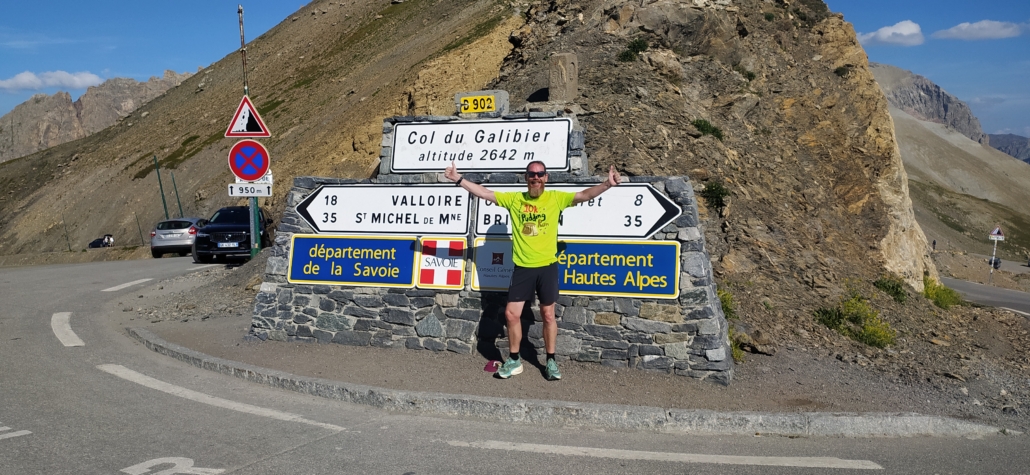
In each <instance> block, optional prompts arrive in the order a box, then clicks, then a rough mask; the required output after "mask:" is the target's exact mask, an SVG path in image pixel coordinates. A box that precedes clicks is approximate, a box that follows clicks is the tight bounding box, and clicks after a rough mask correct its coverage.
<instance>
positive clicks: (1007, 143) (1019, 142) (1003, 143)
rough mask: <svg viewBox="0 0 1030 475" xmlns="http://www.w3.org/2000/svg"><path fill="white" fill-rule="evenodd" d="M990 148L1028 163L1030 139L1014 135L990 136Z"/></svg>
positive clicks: (1029, 161)
mask: <svg viewBox="0 0 1030 475" xmlns="http://www.w3.org/2000/svg"><path fill="white" fill-rule="evenodd" d="M989 136H990V137H991V142H990V144H991V147H994V148H996V149H998V150H1000V151H1002V152H1005V153H1007V154H1009V155H1011V156H1013V157H1015V158H1018V159H1020V160H1022V161H1024V162H1027V163H1030V138H1026V137H1023V136H1022V135H1015V134H990V135H989Z"/></svg>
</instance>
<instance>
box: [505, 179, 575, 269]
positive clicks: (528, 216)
mask: <svg viewBox="0 0 1030 475" xmlns="http://www.w3.org/2000/svg"><path fill="white" fill-rule="evenodd" d="M494 197H496V198H497V204H498V205H500V206H501V207H502V208H505V209H507V210H508V213H509V214H510V215H511V230H512V233H511V237H512V261H514V262H515V264H516V265H518V266H519V267H545V266H549V265H551V264H552V263H554V262H557V261H558V257H557V254H558V216H559V215H560V214H561V212H562V210H563V209H565V208H568V207H569V206H572V200H573V199H574V198H575V197H576V194H575V193H570V192H567V191H554V190H545V191H544V193H543V194H542V195H540V196H538V197H537V198H530V196H529V193H528V192H525V191H516V192H501V191H497V192H494Z"/></svg>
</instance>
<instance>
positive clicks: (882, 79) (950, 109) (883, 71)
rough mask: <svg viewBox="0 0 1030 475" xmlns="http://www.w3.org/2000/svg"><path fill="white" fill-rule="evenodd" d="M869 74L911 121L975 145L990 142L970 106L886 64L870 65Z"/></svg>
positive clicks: (918, 78)
mask: <svg viewBox="0 0 1030 475" xmlns="http://www.w3.org/2000/svg"><path fill="white" fill-rule="evenodd" d="M870 70H871V71H872V72H873V75H874V76H875V77H876V82H877V83H878V84H879V85H880V88H881V89H882V90H883V93H884V94H885V95H886V96H887V100H888V101H890V103H891V104H892V105H893V106H894V107H897V108H898V109H901V110H903V111H905V112H906V113H908V114H909V115H911V116H912V117H915V118H918V119H921V120H928V121H930V122H937V123H939V124H944V125H947V126H948V127H950V128H952V129H954V130H957V131H959V132H960V133H962V134H963V135H965V136H966V137H969V138H970V139H972V140H974V141H976V142H977V143H980V144H984V145H988V144H989V141H990V138H989V137H988V135H987V134H985V133H984V131H983V129H982V128H981V127H980V120H979V119H977V118H976V116H975V115H973V111H972V110H970V109H969V106H968V105H967V104H966V103H965V102H963V101H961V100H960V99H959V98H957V97H955V96H953V95H951V94H949V93H948V92H947V91H945V90H944V88H942V87H940V86H938V85H937V84H935V83H934V82H933V81H931V80H929V79H927V78H925V77H923V76H920V75H918V74H915V73H913V72H911V71H906V70H904V69H901V68H899V67H897V66H891V65H889V64H881V63H870Z"/></svg>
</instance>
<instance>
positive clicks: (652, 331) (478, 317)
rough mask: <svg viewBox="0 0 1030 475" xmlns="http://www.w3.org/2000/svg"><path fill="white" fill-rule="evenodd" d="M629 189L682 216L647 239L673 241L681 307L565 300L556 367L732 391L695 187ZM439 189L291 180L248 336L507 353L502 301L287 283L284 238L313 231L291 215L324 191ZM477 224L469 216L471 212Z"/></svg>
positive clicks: (537, 340)
mask: <svg viewBox="0 0 1030 475" xmlns="http://www.w3.org/2000/svg"><path fill="white" fill-rule="evenodd" d="M464 176H465V177H466V179H470V180H474V181H476V182H478V183H483V184H484V185H487V186H489V185H490V184H499V183H520V182H524V178H523V176H522V175H521V174H514V173H490V174H486V173H465V174H464ZM602 179H603V177H583V176H576V175H574V174H572V173H567V172H552V173H551V176H550V182H551V183H584V184H595V183H599V182H600V181H601V180H602ZM629 181H630V182H635V183H640V182H646V183H651V184H652V186H654V187H655V188H656V189H658V190H659V191H660V192H662V193H664V194H665V195H666V196H668V197H669V198H671V199H672V200H673V201H674V202H676V203H677V204H678V205H679V206H680V207H681V208H682V209H683V214H682V215H681V216H680V217H679V218H677V219H676V220H675V222H674V223H672V224H669V225H668V226H666V227H665V228H664V229H662V230H661V231H659V232H658V233H657V234H656V235H655V236H654V237H653V239H657V240H677V241H679V242H680V245H681V254H680V260H681V262H680V272H681V275H680V293H679V297H678V298H677V299H646V298H644V299H637V298H626V297H600V296H579V295H562V296H561V297H560V298H559V300H558V304H557V306H556V314H557V320H558V328H559V330H558V349H557V354H558V358H559V360H574V361H582V362H594V363H600V364H601V365H605V366H610V367H615V368H627V367H629V368H639V369H643V370H651V371H659V372H666V373H670V372H671V373H675V374H677V375H684V376H690V377H693V378H700V379H709V380H712V381H716V382H719V383H722V384H728V383H729V382H730V381H731V380H732V377H733V368H734V366H733V360H732V358H731V356H730V349H729V340H728V336H727V331H728V325H727V323H726V319H725V316H724V315H723V313H722V309H721V305H720V304H719V299H718V297H717V295H716V292H715V283H714V281H713V279H712V269H711V265H710V262H709V256H708V253H707V252H706V251H705V244H704V238H703V237H702V233H701V232H700V230H699V229H698V219H697V206H696V202H695V195H694V191H693V188H692V186H691V184H690V182H689V180H688V179H686V178H685V177H631V178H630V179H629ZM441 182H447V181H446V179H445V178H443V174H442V173H440V174H436V173H429V174H417V175H392V176H381V177H379V178H377V179H373V180H361V181H358V180H348V179H334V178H316V177H298V178H296V179H295V180H294V186H293V188H292V190H291V191H290V195H289V197H288V200H289V201H288V203H287V210H286V212H285V213H284V216H283V218H282V220H281V222H280V225H279V228H278V229H277V232H276V237H275V245H274V246H273V247H272V249H271V253H272V254H271V256H270V257H269V259H268V264H267V268H266V274H265V279H264V283H263V284H262V286H261V290H260V292H259V293H258V294H257V296H256V299H255V305H254V316H253V320H252V323H251V329H250V336H251V337H252V338H257V339H261V340H269V339H270V340H278V341H311V342H320V343H338V344H344V345H357V346H375V347H384V348H407V349H410V350H432V351H453V352H456V353H464V354H469V353H472V352H473V351H478V352H479V353H480V354H482V355H484V356H485V357H487V358H490V359H499V358H500V355H504V354H507V351H508V342H507V339H506V334H505V329H504V306H505V303H506V293H504V292H473V291H470V290H462V291H452V290H423V289H417V288H412V289H397V288H376V287H355V286H340V285H308V284H291V283H289V282H287V280H286V274H287V266H288V262H289V252H290V250H289V246H290V242H291V236H292V235H293V234H295V233H304V234H307V233H313V230H312V229H311V228H310V227H309V226H308V225H307V223H306V222H305V221H304V220H303V219H302V218H301V217H300V215H299V214H297V212H296V206H297V204H298V203H300V202H301V201H302V200H303V199H304V198H305V197H306V196H307V195H309V194H310V193H311V192H313V191H314V190H315V189H317V188H318V187H319V186H320V185H323V184H327V185H328V184H334V185H335V184H356V183H441ZM472 216H475V212H474V211H473V214H472ZM469 247H470V246H469ZM469 257H471V254H470V255H469ZM472 265H473V264H472V262H471V259H468V260H467V267H466V271H469V270H471V266H472ZM466 289H468V287H466ZM529 307H530V306H528V305H527V308H529ZM531 311H532V312H533V314H532V315H529V313H528V311H527V313H526V314H524V315H523V327H524V331H525V332H526V337H527V338H526V339H525V341H528V343H530V344H531V345H532V346H533V348H534V349H536V350H537V352H538V354H539V355H542V353H543V338H542V333H541V324H540V323H539V321H540V318H539V311H538V310H537V309H536V307H535V305H534V306H533V307H532V310H531ZM530 318H532V321H530ZM525 341H524V343H523V345H524V346H525V345H526V343H525ZM523 350H525V348H523ZM527 356H528V355H527Z"/></svg>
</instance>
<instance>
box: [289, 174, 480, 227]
mask: <svg viewBox="0 0 1030 475" xmlns="http://www.w3.org/2000/svg"><path fill="white" fill-rule="evenodd" d="M470 198H471V197H470V196H469V193H468V192H467V191H465V190H464V189H463V188H460V187H456V186H454V185H366V184H362V185H323V186H321V187H320V188H318V189H317V190H315V191H314V192H313V193H311V194H310V195H308V197H307V198H305V199H304V201H302V202H301V203H300V204H299V205H297V213H298V214H300V216H301V217H302V218H303V219H304V220H305V221H307V223H308V224H309V225H311V227H312V228H313V229H314V230H315V232H317V233H329V234H403V235H419V236H421V235H445V236H451V235H465V234H468V231H469V217H470V216H471V214H472V200H471V199H470Z"/></svg>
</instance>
